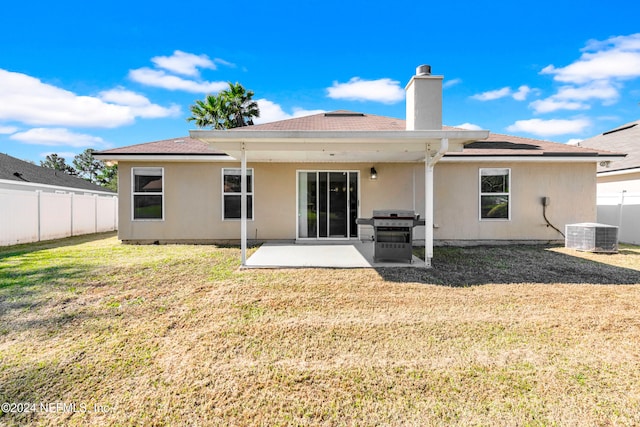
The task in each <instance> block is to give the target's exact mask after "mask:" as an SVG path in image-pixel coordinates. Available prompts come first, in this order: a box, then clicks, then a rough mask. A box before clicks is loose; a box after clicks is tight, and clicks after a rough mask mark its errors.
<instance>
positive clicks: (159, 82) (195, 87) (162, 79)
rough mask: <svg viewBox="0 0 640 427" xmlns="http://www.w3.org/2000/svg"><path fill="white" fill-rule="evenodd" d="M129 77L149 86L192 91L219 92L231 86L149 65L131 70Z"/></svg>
mask: <svg viewBox="0 0 640 427" xmlns="http://www.w3.org/2000/svg"><path fill="white" fill-rule="evenodd" d="M129 78H130V79H131V80H133V81H135V82H138V83H141V84H143V85H147V86H153V87H160V88H163V89H168V90H183V91H185V92H192V93H217V92H220V91H221V90H222V89H226V88H227V87H229V86H228V84H227V82H207V81H203V82H200V81H196V80H188V79H184V78H182V77H178V76H173V75H170V74H167V73H166V72H164V71H162V70H152V69H151V68H147V67H144V68H138V69H136V70H130V71H129Z"/></svg>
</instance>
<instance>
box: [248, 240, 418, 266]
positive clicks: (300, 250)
mask: <svg viewBox="0 0 640 427" xmlns="http://www.w3.org/2000/svg"><path fill="white" fill-rule="evenodd" d="M379 267H405V268H426V267H427V265H426V263H425V262H424V261H423V260H421V259H420V258H417V257H415V256H414V257H413V262H411V263H408V262H385V261H382V262H374V261H373V242H349V243H348V244H344V243H341V244H332V243H317V244H309V243H304V244H296V243H265V244H263V245H262V246H260V248H258V250H257V251H256V252H255V253H254V254H253V255H251V256H250V257H249V259H247V262H246V266H245V268H379Z"/></svg>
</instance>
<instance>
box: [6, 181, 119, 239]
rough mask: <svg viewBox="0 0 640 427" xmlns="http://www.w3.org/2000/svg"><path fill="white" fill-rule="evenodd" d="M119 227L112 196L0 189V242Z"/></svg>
mask: <svg viewBox="0 0 640 427" xmlns="http://www.w3.org/2000/svg"><path fill="white" fill-rule="evenodd" d="M117 228H118V198H117V197H116V196H115V195H114V196H107V195H105V196H98V195H81V194H73V193H65V194H59V193H45V192H42V191H20V190H0V246H7V245H15V244H18V243H30V242H39V241H41V240H51V239H59V238H63V237H69V236H78V235H80V234H90V233H101V232H104V231H113V230H116V229H117Z"/></svg>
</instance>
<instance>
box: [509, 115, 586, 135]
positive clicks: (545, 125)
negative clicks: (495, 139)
mask: <svg viewBox="0 0 640 427" xmlns="http://www.w3.org/2000/svg"><path fill="white" fill-rule="evenodd" d="M589 126H591V122H590V121H589V120H587V119H571V120H561V119H552V120H542V119H530V120H518V121H516V122H515V123H514V124H512V125H510V126H508V127H507V131H509V132H526V133H530V134H533V135H538V136H543V137H546V136H557V135H566V134H570V133H580V132H582V131H584V130H585V129H586V128H588V127H589Z"/></svg>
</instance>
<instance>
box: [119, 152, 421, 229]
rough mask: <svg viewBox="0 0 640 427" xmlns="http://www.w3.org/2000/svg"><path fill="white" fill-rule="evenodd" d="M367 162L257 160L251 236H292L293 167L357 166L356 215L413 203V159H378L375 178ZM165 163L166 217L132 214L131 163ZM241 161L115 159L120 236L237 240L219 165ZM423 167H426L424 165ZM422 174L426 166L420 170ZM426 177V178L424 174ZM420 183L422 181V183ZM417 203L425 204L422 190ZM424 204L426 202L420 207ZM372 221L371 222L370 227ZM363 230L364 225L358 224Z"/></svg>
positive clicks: (235, 165)
mask: <svg viewBox="0 0 640 427" xmlns="http://www.w3.org/2000/svg"><path fill="white" fill-rule="evenodd" d="M371 166H372V165H371V164H370V163H367V164H360V163H358V164H351V163H349V164H335V163H328V164H318V163H303V164H293V163H257V164H252V163H251V162H248V164H247V167H248V168H253V169H254V172H253V173H254V189H253V190H254V196H253V197H254V202H253V203H254V215H255V219H254V220H249V221H247V237H248V238H249V239H251V240H253V239H255V240H293V239H295V238H296V227H297V220H296V201H297V194H296V188H297V185H296V181H297V171H302V170H349V171H359V172H360V187H361V188H360V212H359V216H365V217H367V216H371V212H372V210H373V209H385V208H403V209H413V207H414V200H413V187H412V186H413V171H414V169H416V168H417V166H415V165H413V164H382V165H380V166H378V165H376V169H377V170H378V176H379V178H378V179H377V180H376V181H371V180H370V179H369V170H370V168H371ZM132 167H163V168H164V197H165V201H164V206H165V212H164V220H163V221H159V220H153V221H149V220H146V221H143V220H136V221H133V220H132V208H131V202H132V200H131V168H132ZM238 167H240V164H239V163H230V162H224V163H187V162H184V163H180V162H175V163H174V162H165V163H162V162H136V163H133V162H124V161H121V162H119V164H118V174H119V177H118V183H119V187H120V188H119V190H120V192H119V194H120V205H119V206H120V211H119V218H120V224H119V229H118V232H119V237H120V239H121V240H124V241H133V242H148V241H156V240H157V241H160V242H163V241H164V242H168V241H194V242H198V241H200V242H207V241H225V240H232V241H236V240H238V239H239V236H240V222H239V221H237V220H235V221H234V220H226V221H223V220H222V169H223V168H238ZM423 170H424V169H423ZM422 174H423V175H424V172H422ZM423 181H424V178H423ZM423 188H424V187H423ZM421 197H422V198H421V199H420V200H421V201H420V204H419V205H418V206H424V196H421ZM422 209H423V210H424V208H422ZM370 228H371V227H369V229H370ZM362 231H363V232H364V228H362Z"/></svg>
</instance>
